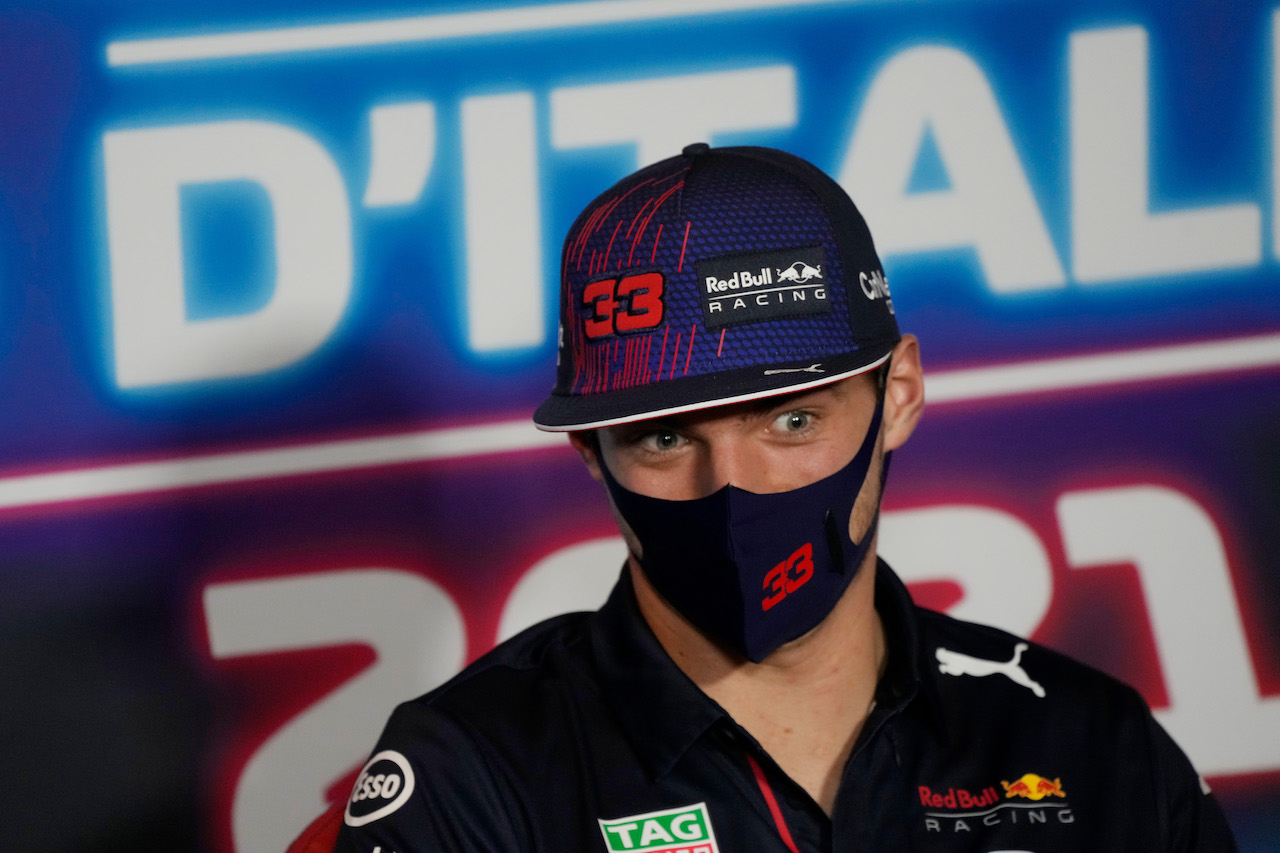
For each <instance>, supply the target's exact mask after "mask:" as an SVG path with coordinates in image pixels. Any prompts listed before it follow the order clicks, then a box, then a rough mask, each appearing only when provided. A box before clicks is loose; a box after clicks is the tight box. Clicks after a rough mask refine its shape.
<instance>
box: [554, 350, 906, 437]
mask: <svg viewBox="0 0 1280 853" xmlns="http://www.w3.org/2000/svg"><path fill="white" fill-rule="evenodd" d="M893 347H894V342H889V343H886V344H883V345H881V346H878V347H871V348H867V349H864V350H861V351H859V352H856V353H851V354H848V355H842V356H835V357H831V358H824V359H818V360H816V361H813V360H810V361H808V362H804V363H801V362H792V363H790V364H779V365H774V366H770V367H763V366H760V367H747V368H741V369H739V370H732V371H725V372H724V373H709V374H706V375H703V376H688V377H683V378H679V379H670V380H668V381H666V382H656V383H654V384H652V385H646V386H641V387H637V388H629V389H625V390H619V391H607V392H602V393H600V394H596V395H589V394H588V395H577V396H567V395H562V394H554V393H553V394H552V395H551V396H550V397H548V398H547V399H546V401H544V402H543V404H542V405H541V406H539V407H538V409H537V411H535V412H534V414H533V424H534V426H536V427H537V428H538V429H540V430H543V431H546V432H572V431H576V430H585V429H599V428H600V427H607V426H616V425H618V424H625V423H632V422H634V421H643V420H648V419H650V418H658V417H665V416H667V415H678V414H681V413H683V412H696V411H700V410H702V409H709V408H712V407H714V406H727V405H729V404H731V403H742V402H746V401H748V400H759V399H763V398H765V397H774V396H777V395H779V394H790V393H792V392H795V391H804V390H806V389H809V388H818V387H821V386H823V385H829V384H831V383H832V382H839V381H840V380H841V379H847V378H848V377H850V376H857V375H858V374H860V373H867V372H869V371H872V370H875V369H876V368H877V367H879V366H880V365H882V364H884V363H885V361H886V360H887V359H888V358H889V355H890V353H892V352H893Z"/></svg>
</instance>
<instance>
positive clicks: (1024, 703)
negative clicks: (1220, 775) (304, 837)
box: [336, 562, 1235, 853]
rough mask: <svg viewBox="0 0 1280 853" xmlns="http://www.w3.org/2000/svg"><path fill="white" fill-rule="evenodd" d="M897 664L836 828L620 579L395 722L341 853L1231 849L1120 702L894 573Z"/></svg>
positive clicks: (1126, 691) (1168, 750) (1128, 693)
mask: <svg viewBox="0 0 1280 853" xmlns="http://www.w3.org/2000/svg"><path fill="white" fill-rule="evenodd" d="M876 609H877V611H878V612H879V614H880V616H881V620H882V622H883V624H884V628H885V632H886V638H887V640H888V649H889V655H888V660H887V662H886V668H885V672H884V675H883V676H882V677H881V681H880V684H879V685H878V686H877V691H876V702H875V706H874V709H873V710H872V713H871V716H870V717H869V719H868V720H867V723H866V725H865V726H864V727H863V731H862V734H861V736H860V737H859V740H858V742H857V743H856V744H855V747H854V750H853V753H852V755H851V756H850V758H849V760H848V763H847V765H846V766H845V769H844V773H843V776H842V779H841V783H840V788H839V791H838V794H837V798H836V803H835V808H834V810H833V813H832V815H831V816H830V817H828V816H827V814H826V813H825V812H823V810H822V809H821V808H820V807H819V806H818V805H817V803H815V802H814V801H813V799H812V798H811V797H810V796H809V795H808V794H807V793H806V792H805V791H804V790H803V789H802V788H800V787H799V786H798V785H796V784H795V783H794V782H792V781H791V780H790V779H789V778H788V777H787V776H786V774H785V773H783V772H782V771H781V770H780V769H779V768H778V766H777V765H776V764H774V762H773V761H772V760H771V759H770V758H769V756H768V755H767V754H766V753H765V752H764V751H763V750H762V749H760V747H759V745H758V744H757V743H756V742H755V740H754V739H753V738H752V737H751V736H750V735H749V734H748V733H747V732H746V731H745V730H743V729H742V728H741V727H739V726H738V725H737V724H736V723H734V721H733V720H732V719H731V718H730V717H729V715H728V714H727V713H726V712H725V711H724V709H722V708H721V707H720V706H719V705H717V704H716V703H715V702H714V701H712V700H711V699H710V698H708V697H707V696H706V695H705V694H704V693H702V692H701V691H700V690H699V689H698V688H697V687H696V686H695V685H694V684H693V683H692V682H691V681H690V680H689V679H688V678H687V677H686V676H685V675H684V673H683V672H681V671H680V669H679V668H677V667H676V666H675V664H674V663H673V662H672V661H671V659H670V658H669V657H668V656H667V654H666V652H665V651H664V650H663V649H662V647H661V646H660V645H659V643H658V642H657V640H656V638H655V637H654V636H653V634H652V632H651V631H650V630H649V628H648V626H647V624H646V623H645V622H644V620H643V618H642V617H641V615H640V613H639V610H638V609H637V607H636V603H635V594H634V591H633V589H632V587H631V583H630V580H629V576H628V574H627V572H626V571H624V572H623V573H622V577H621V579H620V580H619V582H618V585H617V586H616V587H615V589H614V591H613V593H612V595H611V596H610V598H609V601H608V602H607V603H606V604H605V605H604V607H603V608H601V610H600V611H598V612H597V613H576V614H570V615H566V616H561V617H557V618H555V619H551V620H549V621H547V622H543V623H541V624H540V625H537V626H535V627H533V628H531V629H529V630H528V631H526V632H524V633H522V634H520V635H519V636H517V637H515V638H513V639H511V640H510V641H508V642H506V643H504V644H502V645H501V646H499V647H498V648H497V649H495V650H494V651H492V652H491V653H489V654H488V655H486V656H485V657H483V658H481V659H480V660H479V661H477V662H476V663H475V664H473V665H472V666H470V667H468V668H467V669H466V670H464V671H463V672H462V673H461V674H459V675H458V676H457V677H456V678H454V679H453V680H451V681H450V682H448V683H447V684H445V685H443V686H442V687H440V688H438V689H436V690H434V691H432V692H431V693H428V694H426V695H425V696H423V697H421V698H419V699H415V700H413V701H411V702H406V703H405V704H403V705H401V706H400V707H399V708H397V709H396V711H395V713H394V714H393V715H392V717H391V720H390V722H389V723H388V724H387V727H386V729H385V731H384V732H383V735H382V738H381V740H380V741H379V743H378V746H377V747H376V748H375V750H374V753H373V756H372V758H371V759H370V761H369V763H368V764H367V765H366V766H365V768H364V770H363V771H362V773H361V775H360V778H359V779H358V780H357V782H356V785H355V789H354V791H353V793H352V795H351V799H350V801H349V802H348V803H347V810H346V815H345V817H344V824H345V825H344V826H343V828H342V831H341V834H340V835H339V838H338V844H337V847H336V850H337V851H344V853H345V851H352V852H354V851H359V853H414V851H488V853H518V852H519V851H530V853H533V851H537V852H538V853H577V851H583V853H586V851H590V853H809V852H810V851H937V853H951V851H1036V853H1052V851H1067V850H1071V851H1090V853H1098V851H1144V853H1146V852H1147V851H1190V850H1198V851H1229V850H1234V849H1235V847H1234V844H1233V843H1232V841H1231V837H1230V833H1229V831H1228V829H1227V826H1226V823H1225V821H1224V819H1223V817H1222V814H1221V812H1220V810H1219V809H1218V806H1217V804H1216V802H1215V801H1214V799H1213V798H1212V796H1210V795H1209V794H1207V793H1205V792H1204V791H1203V790H1202V786H1201V783H1200V781H1199V780H1198V778H1197V776H1196V773H1195V771H1194V770H1193V769H1192V767H1191V765H1190V764H1189V762H1188V761H1187V759H1186V758H1185V756H1183V754H1182V752H1181V751H1180V750H1179V749H1178V747H1177V746H1176V745H1175V744H1174V743H1173V741H1172V740H1171V739H1170V738H1169V737H1168V735H1167V734H1165V732H1164V730H1163V729H1161V728H1160V726H1159V725H1158V724H1157V723H1156V722H1155V720H1154V719H1152V717H1151V714H1150V712H1149V710H1148V709H1147V706H1146V705H1145V703H1144V702H1143V700H1142V699H1141V697H1140V696H1139V695H1138V694H1137V693H1136V692H1135V691H1134V690H1132V689H1131V688H1129V687H1127V686H1125V685H1123V684H1121V683H1120V682H1118V681H1115V680H1114V679H1112V678H1109V677H1108V676H1105V675H1103V674H1101V673H1099V672H1097V671H1095V670H1092V669H1090V668H1088V667H1085V666H1083V665H1081V664H1079V663H1076V662H1074V661H1072V660H1070V659H1068V658H1066V657H1063V656H1062V655H1059V654H1057V653H1055V652H1052V651H1050V650H1048V649H1046V648H1044V647H1041V646H1038V645H1036V644H1034V643H1027V642H1025V641H1022V640H1019V639H1018V638H1016V637H1014V636H1012V635H1009V634H1007V633H1005V632H1003V631H999V630H996V629H993V628H987V627H983V626H977V625H972V624H968V623H964V622H960V621H957V620H955V619H952V618H950V617H947V616H944V615H941V614H938V613H934V612H931V611H928V610H924V609H921V608H918V607H916V606H915V605H914V604H912V602H911V599H910V596H909V595H908V593H907V590H906V588H905V587H904V586H903V585H902V583H901V581H899V580H898V578H897V577H896V576H895V575H894V574H893V572H892V570H890V569H889V567H888V566H887V565H886V564H884V563H883V562H881V563H880V564H879V565H878V568H877V577H876Z"/></svg>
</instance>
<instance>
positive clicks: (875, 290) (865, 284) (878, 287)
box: [858, 270, 893, 314]
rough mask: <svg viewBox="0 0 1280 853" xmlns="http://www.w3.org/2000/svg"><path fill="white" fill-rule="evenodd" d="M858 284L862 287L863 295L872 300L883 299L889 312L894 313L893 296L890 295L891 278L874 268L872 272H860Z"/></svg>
mask: <svg viewBox="0 0 1280 853" xmlns="http://www.w3.org/2000/svg"><path fill="white" fill-rule="evenodd" d="M858 285H859V286H860V287H861V288H862V295H863V296H865V297H867V298H868V299H870V300H871V301H872V302H874V301H875V300H877V299H883V300H884V304H885V307H887V308H888V309H889V313H890V314H892V313H893V297H892V296H890V295H889V280H888V279H887V278H885V277H884V273H883V272H881V271H880V270H872V271H871V272H870V273H865V272H860V273H858Z"/></svg>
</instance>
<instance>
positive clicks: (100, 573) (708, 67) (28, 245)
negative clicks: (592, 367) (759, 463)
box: [0, 0, 1280, 853]
mask: <svg viewBox="0 0 1280 853" xmlns="http://www.w3.org/2000/svg"><path fill="white" fill-rule="evenodd" d="M1277 8H1280V7H1273V6H1272V5H1271V4H1269V3H1264V2H1261V0H1235V2H1209V0H1205V2H1191V1H1190V0H1189V1H1188V2H1177V3H1169V2H1164V1H1163V0H1128V2H1123V0H1070V2H1068V0H1042V2H1030V0H936V2H905V0H904V2H890V0H879V2H876V1H875V0H861V2H859V0H579V2H566V3H547V4H537V3H532V2H525V1H524V0H517V2H509V3H505V4H499V3H487V2H474V3H467V2H456V3H452V4H448V3H432V2H425V3H417V4H414V5H409V4H406V3H401V2H398V0H386V2H380V3H373V4H370V3H353V2H336V1H335V0H313V2H308V3H305V4H304V3H297V2H286V0H252V2H248V0H200V2H190V3H174V2H160V0H133V2H128V3H125V2H108V0H85V2H78V3H71V2H54V1H53V0H9V2H7V3H5V4H4V7H3V8H2V9H0V83H2V85H0V678H3V683H4V701H3V702H0V739H2V740H3V748H0V772H2V773H3V775H4V777H5V778H8V779H9V780H10V785H9V788H8V790H9V793H8V794H7V795H6V798H5V799H6V805H5V808H4V812H5V815H6V818H5V821H4V824H5V828H4V838H5V842H4V846H5V847H6V849H9V850H19V851H77V852H78V853H79V852H81V851H90V853H98V851H116V850H121V851H123V850H129V851H137V850H170V851H176V850H181V851H210V853H231V851H237V853H271V851H279V850H282V849H283V847H284V846H285V845H286V843H287V842H288V841H289V840H290V839H291V838H292V837H293V836H294V835H295V834H296V833H297V832H298V831H299V830H300V829H301V828H302V827H303V826H304V825H305V824H306V823H307V822H308V820H309V819H310V818H311V817H312V816H314V815H315V814H317V813H319V812H320V811H321V810H322V809H323V808H324V806H325V805H326V803H328V802H330V801H332V800H334V799H339V798H343V797H345V795H346V788H347V787H348V786H349V785H350V783H351V781H352V779H353V778H354V773H355V771H356V769H357V768H358V766H359V765H360V764H361V763H362V762H363V760H364V758H365V756H366V755H367V753H368V751H369V749H370V748H371V746H372V745H373V742H374V739H375V738H376V736H377V733H378V731H379V729H380V727H381V725H382V722H383V721H384V719H385V717H386V715H387V714H388V712H389V711H390V710H391V708H392V707H393V705H394V704H395V703H396V702H398V701H400V700H403V699H405V698H408V697H411V696H414V695H417V694H419V693H421V692H423V691H425V690H427V689H428V688H431V687H433V686H435V685H436V684H439V683H440V682H441V681H443V680H444V679H446V678H448V677H449V676H450V675H452V674H453V673H455V672H456V671H458V670H459V668H461V667H462V666H463V665H464V663H465V662H467V661H469V660H471V659H474V658H475V657H476V656H478V655H480V654H481V653H483V652H484V651H485V650H486V649H488V648H489V647H491V646H492V645H493V644H494V643H495V642H496V641H498V640H499V639H501V638H502V637H505V636H508V635H509V634H511V633H512V632H514V631H516V630H518V629H519V628H520V627H523V626H524V625H527V624H529V623H530V622H532V621H534V620H536V619H538V618H541V617H543V616H545V615H549V614H551V613H555V612H559V611H563V610H569V609H581V608H586V607H593V606H595V605H596V604H597V603H599V602H600V601H602V600H603V598H604V595H605V592H606V591H607V589H608V587H609V586H610V585H611V584H612V582H613V580H614V578H615V577H616V575H617V571H618V567H619V566H620V564H621V558H622V553H623V552H622V546H621V544H620V542H619V541H618V540H617V538H616V532H615V530H614V528H613V524H612V521H611V519H610V517H609V515H608V513H607V511H606V509H605V504H604V502H603V500H601V497H600V495H599V494H598V493H597V491H596V486H595V485H594V484H593V483H592V482H591V481H590V480H589V478H588V477H587V476H586V474H585V473H584V472H583V471H582V470H581V466H580V464H579V463H578V460H577V458H576V456H575V455H574V454H573V453H572V452H571V451H570V450H569V449H568V446H567V444H566V443H565V441H564V439H563V437H560V436H554V435H553V436H544V435H540V434H539V433H537V432H536V431H535V430H534V429H533V428H532V427H531V426H530V425H529V420H528V419H529V414H530V412H531V410H532V409H533V407H534V406H535V405H536V404H537V403H538V402H540V401H541V399H542V398H543V396H544V394H545V393H546V391H547V390H548V389H549V387H550V385H551V382H552V378H553V363H554V357H555V355H554V342H555V337H556V320H555V303H556V296H557V280H558V274H557V265H558V260H559V241H560V238H561V236H562V234H563V233H564V231H565V230H566V229H567V227H568V225H569V223H570V222H571V221H572V219H573V218H574V217H575V216H576V214H577V212H578V211H579V210H580V209H581V208H582V206H583V205H584V204H585V203H586V202H587V201H589V200H590V199H591V198H592V197H594V196H595V195H596V194H597V193H598V192H599V191H601V190H602V189H604V188H605V187H607V186H608V185H610V184H611V183H613V182H614V181H615V180H617V179H618V178H620V177H621V176H623V175H624V174H626V173H628V172H630V171H632V170H633V169H635V168H636V167H637V166H639V165H641V164H643V163H647V162H649V161H652V160H655V159H659V158H662V157H666V156H669V155H671V154H674V153H676V152H677V151H678V150H679V149H680V147H682V146H683V145H685V144H686V143H689V142H692V141H697V140H704V141H707V142H710V143H712V144H716V145H724V144H762V145H770V146H776V147H781V148H785V149H788V150H790V151H793V152H795V153H797V154H800V155H802V156H804V157H806V158H808V159H810V160H812V161H813V162H814V163H816V164H817V165H819V166H820V167H822V168H823V169H825V170H827V171H828V172H830V173H831V174H832V175H834V176H836V177H837V179H838V180H839V181H840V182H841V183H842V184H843V185H844V186H845V187H846V188H847V189H848V190H849V191H850V193H851V194H852V195H853V197H854V198H855V200H856V201H857V202H858V204H859V205H860V206H861V207H862V209H863V210H864V212H865V213H866V215H867V218H868V220H869V221H870V223H871V226H872V230H873V232H874V234H875V235H876V239H877V243H878V245H879V248H880V252H881V255H882V257H883V259H884V261H885V265H886V267H887V270H888V276H889V282H890V285H891V287H892V289H893V295H894V301H895V305H896V306H897V311H898V316H899V318H900V321H901V323H902V326H903V328H904V329H905V330H908V331H912V332H915V333H916V334H918V335H919V336H920V338H921V341H922V347H923V353H924V358H925V363H926V369H927V372H928V377H929V379H928V382H929V384H928V395H929V401H930V402H929V405H928V410H927V413H926V416H925V420H924V423H923V427H922V429H921V430H919V431H918V432H917V434H916V436H915V437H914V438H913V439H912V441H911V443H910V444H909V445H908V446H907V447H906V448H905V449H904V450H902V451H900V452H899V453H897V454H896V458H895V463H894V470H893V476H892V478H891V480H890V487H889V492H888V496H887V503H886V508H887V515H886V517H885V519H884V522H883V528H882V531H883V533H882V549H881V550H882V552H883V553H884V554H885V555H886V557H887V558H888V559H889V560H890V562H891V563H893V564H894V566H895V568H896V569H897V570H898V571H899V572H900V573H901V574H902V575H903V576H904V577H905V578H906V579H908V580H909V581H910V582H911V585H912V587H913V589H914V591H915V592H916V594H917V596H918V597H919V598H920V599H921V600H922V601H924V602H926V603H928V604H930V605H931V606H935V607H938V608H941V609H949V610H950V611H952V612H953V613H956V614H958V615H961V616H963V617H966V618H970V619H974V620H977V621H983V622H988V623H993V624H997V625H1000V626H1002V627H1007V628H1010V629H1012V630H1015V631H1019V632H1023V633H1026V634H1029V635H1031V636H1033V637H1034V638H1036V639H1038V640H1040V641H1042V642H1045V643H1048V644H1050V645H1052V646H1054V647H1056V648H1059V649H1061V650H1063V651H1066V652H1068V653H1070V654H1073V655H1075V656H1077V657H1080V658H1082V659H1084V660H1085V661H1088V662H1090V663H1092V664H1094V665H1096V666H1098V667H1101V668H1102V669H1104V670H1107V671H1109V672H1111V673H1113V674H1115V675H1117V676H1119V677H1121V678H1124V679H1126V680H1128V681H1130V682H1131V683H1133V684H1134V685H1135V686H1137V687H1138V688H1139V689H1140V690H1141V691H1142V693H1143V694H1144V695H1145V696H1146V698H1147V699H1148V701H1149V702H1150V703H1151V704H1152V706H1153V707H1155V708H1156V709H1157V713H1158V716H1159V717H1160V719H1161V720H1162V721H1163V722H1164V723H1165V725H1166V726H1167V727H1168V728H1169V730H1170V731H1171V732H1172V734H1173V735H1174V736H1175V737H1176V739H1177V740H1178V741H1179V742H1180V743H1181V744H1182V746H1183V747H1184V748H1185V749H1186V750H1187V751H1188V753H1189V754H1190V755H1191V757H1192V758H1193V760H1194V761H1195V762H1196V764H1197V766H1198V767H1199V768H1200V770H1201V771H1202V773H1203V774H1204V775H1205V776H1206V777H1207V778H1208V781H1209V783H1210V784H1211V785H1212V786H1213V787H1214V788H1215V789H1216V790H1217V792H1218V794H1219V796H1220V798H1221V800H1222V802H1223V804H1224V806H1225V808H1226V810H1227V813H1228V816H1229V818H1230V819H1231V821H1232V824H1233V825H1234V827H1235V830H1236V832H1237V833H1238V835H1239V838H1240V841H1241V846H1242V848H1243V849H1244V850H1246V851H1253V853H1256V851H1264V850H1277V849H1280V842H1277V841H1276V839H1277V838H1280V735H1278V734H1277V732H1280V615H1278V614H1280V608H1278V606H1277V605H1278V604H1280V573H1278V572H1277V566H1280V511H1278V509H1277V507H1278V506H1280V277H1278V276H1277V272H1278V271H1280V217H1278V216H1277V206H1278V205H1280V193H1278V192H1277V188H1278V187H1277V180H1278V177H1277V176H1280V134H1278V133H1277V129H1278V128H1277V125H1278V123H1280V110H1277V101H1278V100H1280V94H1278V92H1280V89H1278V88H1277V78H1280V54H1278V53H1277V41H1278V40H1280V12H1277ZM621 239H623V240H625V239H626V238H625V236H624V237H623V238H621ZM698 345H699V346H701V345H711V344H710V342H708V343H706V344H704V342H703V340H702V339H701V338H699V339H698ZM993 712H998V710H996V709H993ZM1028 770H1035V771H1036V772H1040V773H1052V772H1053V769H1052V768H1028ZM1064 781H1066V783H1067V784H1068V785H1069V780H1064ZM1135 795H1137V792H1135Z"/></svg>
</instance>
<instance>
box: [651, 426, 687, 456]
mask: <svg viewBox="0 0 1280 853" xmlns="http://www.w3.org/2000/svg"><path fill="white" fill-rule="evenodd" d="M683 441H684V439H682V438H681V437H680V434H679V433H677V432H673V431H672V430H666V429H664V430H657V431H655V432H651V433H649V434H648V435H646V436H644V439H643V442H644V443H645V444H647V445H648V446H649V448H650V449H651V450H658V451H665V450H674V449H675V448H677V447H679V446H680V445H681V444H682V443H683Z"/></svg>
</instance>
